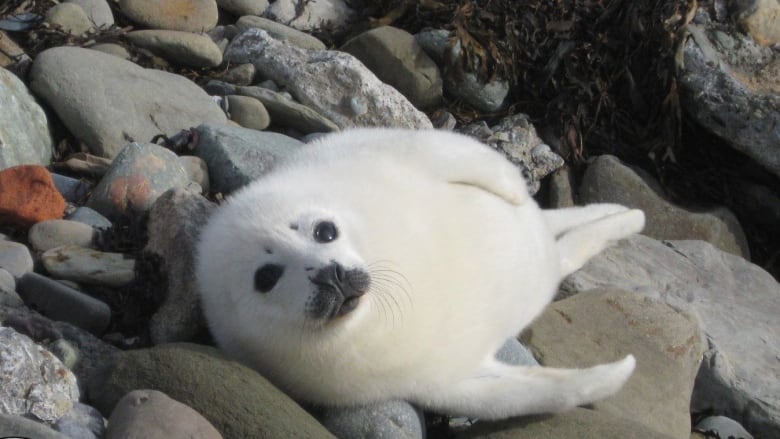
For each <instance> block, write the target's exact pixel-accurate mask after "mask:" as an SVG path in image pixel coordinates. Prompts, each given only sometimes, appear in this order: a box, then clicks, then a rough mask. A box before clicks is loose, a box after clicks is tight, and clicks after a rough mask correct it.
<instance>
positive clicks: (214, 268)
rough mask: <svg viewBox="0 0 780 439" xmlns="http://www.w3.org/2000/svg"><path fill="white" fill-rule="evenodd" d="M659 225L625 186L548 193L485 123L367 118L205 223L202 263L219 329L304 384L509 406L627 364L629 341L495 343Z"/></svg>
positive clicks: (490, 411) (357, 396)
mask: <svg viewBox="0 0 780 439" xmlns="http://www.w3.org/2000/svg"><path fill="white" fill-rule="evenodd" d="M643 225H644V215H643V213H642V212H641V211H638V210H629V209H627V208H625V207H623V206H619V205H613V204H597V205H590V206H585V207H574V208H568V209H558V210H547V211H543V210H541V209H540V208H539V207H538V205H537V204H536V203H535V202H534V200H533V199H532V198H531V197H530V196H529V194H528V192H527V189H526V185H525V182H524V181H523V178H522V176H521V175H520V172H519V170H518V169H517V168H516V167H515V166H514V165H512V164H511V163H510V162H509V161H507V160H506V159H505V158H504V157H503V156H502V155H501V154H500V153H498V152H496V151H494V150H493V149H492V148H490V147H488V146H486V145H483V144H481V143H479V142H477V141H475V140H472V139H471V138H469V137H466V136H462V135H459V134H453V133H448V132H443V131H435V130H427V131H411V130H399V129H357V130H352V131H345V132H342V133H337V134H331V135H327V136H325V137H323V138H321V139H319V140H317V141H314V142H312V143H311V144H308V145H305V146H303V147H302V148H301V149H300V150H299V151H298V152H296V153H294V154H292V155H291V156H290V157H289V158H288V159H286V160H284V161H283V162H282V163H280V164H279V165H278V166H277V167H276V168H275V169H273V170H272V171H271V172H269V173H268V174H266V175H265V176H263V177H261V178H260V179H259V180H257V181H255V182H253V183H251V184H249V185H248V186H246V187H245V188H243V189H241V190H240V191H238V192H237V193H235V194H234V195H233V196H231V197H230V198H229V199H228V201H227V202H226V203H225V204H224V205H223V206H222V207H221V208H220V209H218V210H217V212H216V213H215V214H214V215H213V216H212V218H210V220H209V222H208V224H207V225H206V227H205V228H204V230H203V231H202V234H201V237H200V242H199V244H198V262H197V269H196V276H197V283H198V287H199V290H200V293H201V298H202V305H203V310H204V314H205V316H206V319H207V322H208V324H209V327H210V329H211V332H212V334H213V336H214V338H215V340H216V342H217V344H218V345H219V346H220V347H221V348H222V349H223V350H224V351H225V352H227V353H228V354H229V355H231V356H233V357H235V358H237V359H238V360H240V361H242V362H244V363H246V364H248V365H249V366H251V367H253V368H255V369H256V370H258V371H259V372H260V373H261V374H262V375H264V376H265V377H266V378H268V379H269V380H270V381H271V382H273V383H274V384H276V385H277V386H278V387H279V388H281V389H282V390H284V391H285V392H287V393H288V394H289V395H291V396H292V397H294V398H296V399H298V400H299V401H303V402H308V403H313V404H317V405H323V406H346V405H359V404H367V403H370V402H374V401H381V400H389V399H404V400H407V401H410V402H413V403H416V404H418V405H419V406H422V407H424V408H427V409H430V410H434V411H437V412H439V413H444V414H450V415H457V416H468V417H476V418H482V419H500V418H506V417H510V416H515V415H520V414H529V413H543V412H557V411H561V410H565V409H569V408H572V407H575V406H577V405H581V404H586V403H590V402H592V401H595V400H598V399H601V398H604V397H607V396H609V395H612V394H614V393H615V392H617V391H618V390H619V389H620V387H621V386H622V385H623V384H624V383H625V381H626V380H627V379H628V378H629V376H630V375H631V373H632V371H633V369H634V364H635V361H634V358H633V356H631V355H628V356H626V357H625V358H624V359H622V360H620V361H617V362H614V363H609V364H602V365H598V366H594V367H590V368H586V369H558V368H548V367H521V366H510V365H507V364H503V363H501V362H499V361H497V360H496V359H495V353H496V352H497V351H498V349H499V348H500V347H501V345H502V344H503V343H504V342H505V341H506V340H507V339H508V338H509V337H515V336H517V334H518V333H520V331H521V330H522V329H523V328H524V327H525V326H526V325H528V324H529V323H530V322H531V321H532V320H533V319H534V318H535V317H536V316H537V315H539V313H540V312H541V311H542V310H543V308H544V307H545V306H546V305H547V304H548V303H549V302H550V301H551V300H552V299H553V296H554V295H555V293H556V290H557V287H558V285H559V282H560V280H561V279H562V278H563V277H564V276H566V275H567V274H569V273H571V272H573V271H574V270H577V269H578V268H580V267H581V266H582V265H583V264H584V263H585V262H586V261H587V260H588V259H589V258H591V257H592V256H594V255H595V254H597V253H598V252H600V251H601V250H602V249H603V248H605V246H607V245H608V244H609V243H610V242H613V241H616V240H619V239H621V238H624V237H626V236H628V235H630V234H632V233H636V232H639V231H640V230H641V229H642V227H643Z"/></svg>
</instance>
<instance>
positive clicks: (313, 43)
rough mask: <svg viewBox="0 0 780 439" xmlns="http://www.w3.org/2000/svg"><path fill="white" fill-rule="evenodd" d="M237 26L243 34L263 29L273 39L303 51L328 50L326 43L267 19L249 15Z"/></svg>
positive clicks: (238, 22)
mask: <svg viewBox="0 0 780 439" xmlns="http://www.w3.org/2000/svg"><path fill="white" fill-rule="evenodd" d="M236 26H238V29H239V31H241V32H243V31H245V30H247V29H253V28H257V29H262V30H264V31H266V32H268V35H270V36H271V37H272V38H276V39H277V40H281V41H284V42H287V43H289V44H292V45H293V46H296V47H300V48H301V49H315V50H325V49H326V47H325V43H323V42H322V41H320V40H318V39H317V38H315V37H313V36H311V35H309V34H307V33H304V32H301V31H299V30H296V29H293V28H291V27H290V26H285V25H283V24H280V23H277V22H275V21H273V20H269V19H267V18H263V17H255V16H252V15H247V16H244V17H241V18H239V19H238V21H237V22H236Z"/></svg>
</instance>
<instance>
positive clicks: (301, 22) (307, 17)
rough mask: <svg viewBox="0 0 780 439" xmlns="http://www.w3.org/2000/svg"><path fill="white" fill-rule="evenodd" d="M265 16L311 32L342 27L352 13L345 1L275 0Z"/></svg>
mask: <svg viewBox="0 0 780 439" xmlns="http://www.w3.org/2000/svg"><path fill="white" fill-rule="evenodd" d="M266 15H268V16H269V17H271V18H273V19H274V20H276V21H278V22H280V23H284V24H286V25H288V26H292V27H294V28H296V29H298V30H302V31H306V32H312V31H316V30H320V29H329V30H338V29H340V28H342V27H344V26H345V25H346V24H347V22H348V21H349V19H350V18H351V17H352V15H353V11H352V9H350V7H349V5H348V2H347V1H345V0H310V1H307V2H306V3H303V4H300V3H298V2H296V1H295V0H276V1H275V2H273V3H272V4H271V6H270V7H269V8H268V9H267V10H266Z"/></svg>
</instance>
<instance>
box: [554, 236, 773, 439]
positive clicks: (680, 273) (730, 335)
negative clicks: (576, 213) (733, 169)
mask: <svg viewBox="0 0 780 439" xmlns="http://www.w3.org/2000/svg"><path fill="white" fill-rule="evenodd" d="M598 287H607V288H611V287H614V288H620V289H623V290H627V291H635V292H638V293H642V294H645V295H648V296H651V297H655V298H660V299H662V300H664V301H665V302H667V303H670V304H671V305H672V306H675V307H689V308H692V309H693V311H694V312H695V313H696V314H697V315H698V317H699V319H700V320H701V323H702V327H703V328H704V330H705V332H706V334H707V342H708V344H709V346H708V349H707V351H706V352H705V354H704V360H703V361H702V365H701V369H700V371H699V375H698V376H697V378H696V385H695V387H694V391H693V397H692V403H691V408H692V409H693V410H694V411H697V412H705V411H710V410H711V411H712V412H715V413H720V414H724V415H726V416H729V417H732V418H734V419H737V420H739V421H740V422H742V423H743V424H744V425H745V427H746V428H748V429H749V430H750V431H752V432H753V433H754V434H756V435H757V436H758V435H764V436H766V437H780V387H778V386H780V381H778V380H777V379H775V378H774V377H777V376H778V375H780V363H778V361H777V352H780V334H778V327H777V324H776V322H777V316H778V315H780V284H778V282H777V281H776V280H775V279H774V278H772V276H771V275H770V274H769V273H767V272H766V271H764V270H763V269H761V268H760V267H758V266H755V265H753V264H751V263H750V262H748V261H746V260H744V259H743V258H741V257H739V256H734V255H732V254H730V253H725V252H722V251H720V250H718V249H716V248H715V247H713V246H712V245H711V244H709V243H706V242H704V241H666V242H659V241H656V240H653V239H651V238H647V237H645V236H641V235H638V236H633V237H631V238H628V239H626V240H623V241H620V242H619V243H618V244H617V245H615V246H613V247H610V248H608V249H606V250H605V251H604V252H602V253H601V254H599V255H598V256H596V257H595V258H593V259H591V260H590V262H589V263H588V264H587V265H586V266H585V267H583V268H582V269H581V270H580V271H578V272H575V273H573V274H572V275H570V276H569V277H568V278H566V279H565V280H564V282H563V284H562V285H561V289H562V291H563V292H564V293H572V292H579V291H586V290H589V289H592V288H598Z"/></svg>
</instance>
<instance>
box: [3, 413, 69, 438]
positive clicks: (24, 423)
mask: <svg viewBox="0 0 780 439" xmlns="http://www.w3.org/2000/svg"><path fill="white" fill-rule="evenodd" d="M0 436H1V437H5V438H9V439H10V438H35V439H72V438H69V437H68V436H65V435H63V434H61V433H58V432H56V431H54V430H52V429H51V428H49V427H48V426H47V425H46V424H43V423H40V422H35V421H33V420H32V419H27V418H25V417H23V416H18V415H7V414H3V413H0Z"/></svg>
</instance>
